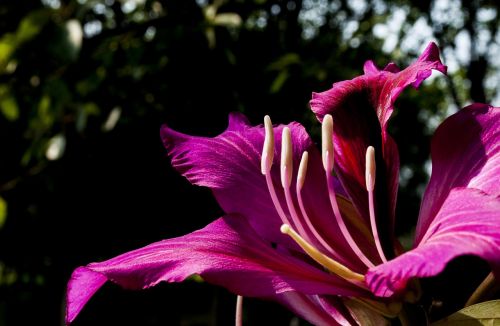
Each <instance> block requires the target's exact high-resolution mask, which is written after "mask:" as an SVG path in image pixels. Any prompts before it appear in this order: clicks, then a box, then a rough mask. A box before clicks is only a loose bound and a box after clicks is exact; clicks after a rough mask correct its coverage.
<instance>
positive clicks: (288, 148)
mask: <svg viewBox="0 0 500 326" xmlns="http://www.w3.org/2000/svg"><path fill="white" fill-rule="evenodd" d="M292 172H293V158H292V138H291V135H290V129H289V128H288V127H285V128H283V133H282V137H281V184H282V186H283V190H284V192H285V200H286V204H287V206H288V211H289V212H290V215H291V218H292V221H293V223H294V225H295V227H296V228H297V230H298V231H299V234H301V235H302V236H303V237H306V238H308V236H307V233H306V231H305V229H304V225H303V224H302V221H301V219H300V217H299V215H298V214H297V210H296V209H295V204H294V203H293V200H292V194H291V193H290V185H291V183H292Z"/></svg>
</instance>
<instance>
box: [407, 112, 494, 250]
mask: <svg viewBox="0 0 500 326" xmlns="http://www.w3.org/2000/svg"><path fill="white" fill-rule="evenodd" d="M499 139H500V108H494V107H491V106H489V105H486V104H473V105H470V106H468V107H466V108H463V109H462V110H460V111H458V112H457V113H455V114H454V115H453V116H451V117H449V118H448V119H446V120H445V121H444V122H443V124H441V126H439V128H438V129H437V131H436V133H435V135H434V138H433V140H432V146H431V157H432V176H431V180H430V181H429V185H428V186H427V189H426V191H425V194H424V197H423V200H422V206H421V208H420V216H419V221H418V225H417V231H416V243H419V242H420V241H421V238H422V236H423V235H424V233H425V232H426V230H427V228H428V226H429V224H430V223H432V219H433V218H434V217H435V216H436V214H437V212H438V211H439V209H440V207H441V205H442V204H443V202H444V201H445V200H446V198H447V196H448V193H449V192H450V190H451V189H453V188H455V187H470V188H477V189H480V190H482V191H484V192H485V193H488V194H490V195H493V196H498V195H500V183H499V182H498V180H499V179H500V146H499Z"/></svg>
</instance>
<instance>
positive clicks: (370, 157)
mask: <svg viewBox="0 0 500 326" xmlns="http://www.w3.org/2000/svg"><path fill="white" fill-rule="evenodd" d="M375 169H376V165H375V149H374V148H373V146H368V148H367V149H366V172H365V178H366V190H367V191H368V210H369V212H370V225H371V228H372V234H373V239H374V240H375V246H376V247H377V251H378V254H379V256H380V259H382V261H383V262H384V263H385V262H387V258H386V257H385V254H384V249H383V248H382V244H381V242H380V237H379V235H378V229H377V221H376V220H375V203H374V201H373V190H374V189H375V175H376V170H375Z"/></svg>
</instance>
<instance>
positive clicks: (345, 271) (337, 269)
mask: <svg viewBox="0 0 500 326" xmlns="http://www.w3.org/2000/svg"><path fill="white" fill-rule="evenodd" d="M280 230H281V233H283V234H286V235H288V236H290V237H291V238H292V239H293V240H295V242H297V244H298V245H299V246H300V247H301V248H302V249H303V250H304V251H305V252H306V253H307V254H308V255H309V256H310V257H311V258H312V259H314V260H315V261H316V262H317V263H318V264H320V265H322V266H323V267H325V268H326V269H327V270H329V271H330V272H332V273H334V274H336V275H338V276H340V277H342V278H343V279H345V280H347V281H349V282H353V283H355V284H356V285H359V286H363V287H366V286H365V285H364V283H360V282H364V281H365V277H364V276H363V275H361V274H358V273H355V272H353V271H351V270H350V269H349V268H347V267H346V266H344V265H342V264H340V263H338V262H336V261H335V260H333V259H331V258H330V257H328V256H326V255H324V254H323V253H321V252H320V251H319V250H318V249H316V248H315V247H313V246H312V245H311V244H309V243H308V242H307V241H306V240H304V239H303V238H302V237H301V236H300V235H298V234H297V232H295V231H294V230H293V229H292V228H291V227H290V226H289V225H288V224H283V225H282V226H281V228H280Z"/></svg>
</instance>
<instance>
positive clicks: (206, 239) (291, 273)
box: [66, 216, 368, 324]
mask: <svg viewBox="0 0 500 326" xmlns="http://www.w3.org/2000/svg"><path fill="white" fill-rule="evenodd" d="M193 274H198V275H200V276H202V277H203V279H204V280H206V281H207V282H210V283H212V284H216V285H220V286H223V287H225V288H227V289H229V290H230V291H232V292H234V293H237V294H239V295H243V296H252V297H267V298H270V297H274V296H275V295H276V294H280V293H284V292H287V291H298V292H300V293H304V294H335V295H365V296H366V295H368V293H367V292H366V291H362V290H359V289H358V288H356V287H355V286H354V285H352V284H350V283H348V282H346V281H344V280H343V279H340V278H338V277H336V276H334V275H331V274H328V273H327V272H325V271H323V270H322V269H319V268H316V267H315V266H313V265H311V264H309V263H307V262H305V261H303V260H300V259H298V258H295V257H293V256H292V255H290V254H288V253H287V252H286V251H284V250H279V251H278V250H276V249H274V248H273V247H272V246H271V245H268V244H267V243H265V242H263V241H262V239H261V238H260V237H259V236H258V235H257V234H256V233H255V232H254V231H253V229H252V228H251V226H250V225H249V224H248V223H247V221H246V219H245V218H243V217H241V216H225V217H223V218H220V219H218V220H216V221H215V222H213V223H211V224H209V225H208V226H207V227H205V228H204V229H201V230H199V231H196V232H193V233H191V234H188V235H185V236H182V237H179V238H173V239H169V240H164V241H160V242H156V243H153V244H151V245H149V246H147V247H144V248H141V249H138V250H134V251H131V252H128V253H125V254H123V255H120V256H118V257H115V258H112V259H110V260H107V261H104V262H100V263H92V264H89V265H87V266H85V267H80V268H78V269H76V270H75V272H74V273H73V275H72V277H71V279H70V281H69V283H68V291H67V310H66V322H67V323H68V324H69V323H71V322H72V321H73V320H74V319H75V318H76V316H77V315H78V313H79V312H80V311H81V309H82V308H83V306H84V305H85V304H86V303H87V301H88V300H89V299H90V298H91V296H92V295H93V294H94V293H95V292H96V291H97V290H98V289H99V288H100V287H101V286H102V285H103V284H104V283H105V281H106V280H110V281H112V282H114V283H117V284H119V285H120V286H122V287H124V288H130V289H144V288H148V287H151V286H154V285H156V284H158V283H159V282H161V281H166V282H181V281H183V280H184V279H186V278H187V277H189V276H191V275H193Z"/></svg>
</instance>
